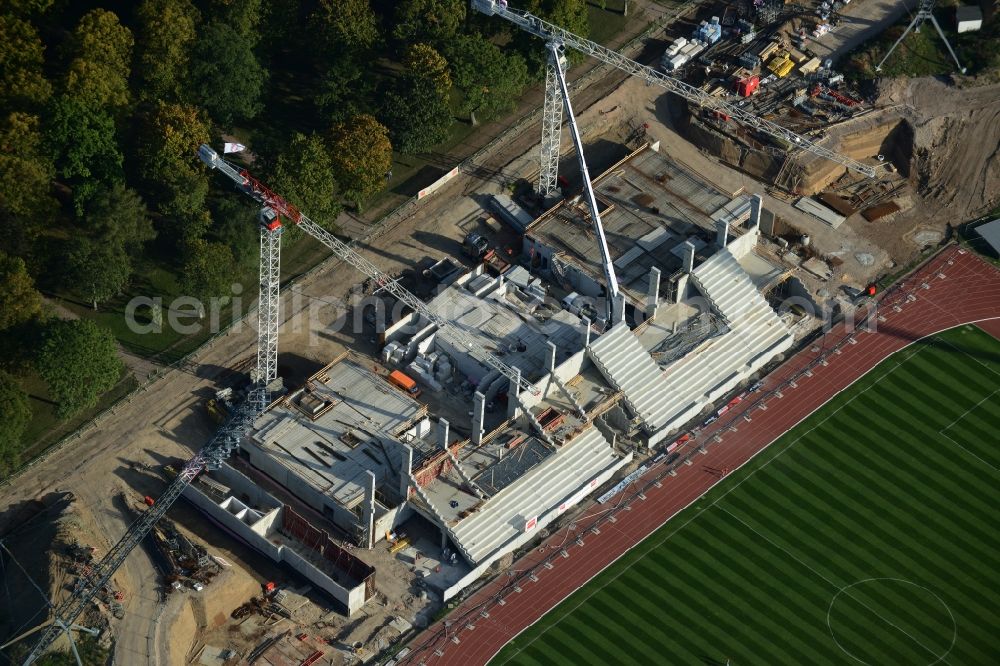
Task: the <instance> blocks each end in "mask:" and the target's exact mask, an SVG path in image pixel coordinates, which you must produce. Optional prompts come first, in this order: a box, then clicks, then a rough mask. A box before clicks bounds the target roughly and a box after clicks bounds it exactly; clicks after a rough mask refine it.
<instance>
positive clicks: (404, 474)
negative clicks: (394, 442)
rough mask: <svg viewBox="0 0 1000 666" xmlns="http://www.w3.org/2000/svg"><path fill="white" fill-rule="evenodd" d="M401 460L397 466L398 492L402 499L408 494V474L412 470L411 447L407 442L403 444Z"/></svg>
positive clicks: (404, 499)
mask: <svg viewBox="0 0 1000 666" xmlns="http://www.w3.org/2000/svg"><path fill="white" fill-rule="evenodd" d="M401 457H402V461H401V463H400V467H399V494H400V495H402V496H403V501H404V502H405V501H406V499H407V498H408V497H409V496H410V493H409V490H410V474H411V473H412V472H413V449H411V448H410V447H409V445H407V444H403V453H402V456H401Z"/></svg>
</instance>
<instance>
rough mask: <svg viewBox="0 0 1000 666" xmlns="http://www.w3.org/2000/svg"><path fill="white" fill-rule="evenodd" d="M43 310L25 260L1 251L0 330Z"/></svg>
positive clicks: (21, 321)
mask: <svg viewBox="0 0 1000 666" xmlns="http://www.w3.org/2000/svg"><path fill="white" fill-rule="evenodd" d="M41 312H42V297H41V294H39V293H38V291H37V290H36V289H35V281H34V280H32V279H31V276H30V275H28V268H27V266H26V265H25V263H24V260H23V259H21V258H20V257H11V256H8V255H7V254H5V253H3V252H0V331H4V330H7V329H9V328H11V327H13V326H18V325H20V324H23V323H25V322H27V321H30V320H32V319H34V318H36V317H38V315H39V314H41ZM0 413H2V412H0Z"/></svg>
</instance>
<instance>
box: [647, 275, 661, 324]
mask: <svg viewBox="0 0 1000 666" xmlns="http://www.w3.org/2000/svg"><path fill="white" fill-rule="evenodd" d="M659 305H660V269H659V268H657V267H656V266H653V267H652V268H650V269H649V290H648V291H647V292H646V318H647V319H652V318H653V317H655V316H656V309H657V308H658V307H659Z"/></svg>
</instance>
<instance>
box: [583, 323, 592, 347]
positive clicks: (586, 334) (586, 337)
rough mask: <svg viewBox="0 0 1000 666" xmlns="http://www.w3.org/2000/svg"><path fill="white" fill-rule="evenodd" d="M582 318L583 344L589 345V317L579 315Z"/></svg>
mask: <svg viewBox="0 0 1000 666" xmlns="http://www.w3.org/2000/svg"><path fill="white" fill-rule="evenodd" d="M581 319H582V320H583V346H584V347H589V346H590V319H588V318H587V317H581Z"/></svg>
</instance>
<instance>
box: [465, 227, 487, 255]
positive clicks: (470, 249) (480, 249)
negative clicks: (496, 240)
mask: <svg viewBox="0 0 1000 666" xmlns="http://www.w3.org/2000/svg"><path fill="white" fill-rule="evenodd" d="M489 250H490V244H489V243H488V242H487V240H486V239H485V238H483V236H482V235H480V234H477V233H476V232H475V231H473V232H471V233H468V234H466V236H465V240H463V241H462V253H463V254H464V255H465V256H467V257H469V258H471V259H475V260H476V261H479V260H480V259H482V258H483V257H485V256H486V253H487V252H489Z"/></svg>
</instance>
